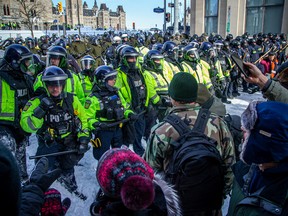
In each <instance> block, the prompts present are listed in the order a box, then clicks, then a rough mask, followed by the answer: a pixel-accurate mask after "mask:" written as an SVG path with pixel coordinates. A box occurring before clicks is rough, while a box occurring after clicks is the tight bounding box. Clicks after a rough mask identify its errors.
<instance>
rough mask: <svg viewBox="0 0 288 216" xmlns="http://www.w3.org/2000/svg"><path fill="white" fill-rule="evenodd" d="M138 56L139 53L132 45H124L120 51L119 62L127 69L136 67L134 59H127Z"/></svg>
mask: <svg viewBox="0 0 288 216" xmlns="http://www.w3.org/2000/svg"><path fill="white" fill-rule="evenodd" d="M138 56H139V53H138V52H137V50H136V49H135V48H134V47H132V46H127V47H124V48H123V49H122V50H121V53H120V57H121V60H120V61H121V64H122V65H125V66H127V67H128V68H129V69H136V61H135V62H129V61H128V60H127V59H128V58H131V57H135V58H136V60H137V58H138Z"/></svg>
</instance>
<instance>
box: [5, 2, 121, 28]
mask: <svg viewBox="0 0 288 216" xmlns="http://www.w3.org/2000/svg"><path fill="white" fill-rule="evenodd" d="M25 2H26V3H27V4H29V5H36V4H37V5H38V8H40V6H41V8H40V9H36V7H34V8H35V10H36V11H37V13H35V14H37V15H36V16H35V15H33V16H31V19H33V21H34V26H33V29H35V30H46V27H47V28H48V29H50V27H51V25H53V24H54V25H55V24H60V25H62V24H64V23H67V24H68V25H69V26H72V27H73V28H76V27H77V26H78V25H80V26H89V27H92V28H93V29H96V28H103V29H114V30H125V29H126V13H125V11H124V9H123V6H118V7H117V9H116V11H112V10H110V9H109V8H108V7H107V6H106V4H104V3H103V4H101V5H100V7H99V8H98V6H97V2H96V0H95V1H94V5H93V7H92V8H91V9H89V8H88V5H87V3H86V2H84V3H83V4H82V0H65V4H66V7H64V8H63V9H64V13H62V14H59V13H58V10H57V5H52V1H46V0H29V1H25ZM39 5H40V6H39ZM20 10H21V5H20V4H19V2H18V1H17V0H0V24H1V23H4V24H6V23H7V24H8V23H16V22H17V24H18V25H19V27H20V28H21V29H22V30H23V29H27V27H26V26H24V25H23V20H24V19H25V18H23V15H21V14H20ZM65 14H66V17H65Z"/></svg>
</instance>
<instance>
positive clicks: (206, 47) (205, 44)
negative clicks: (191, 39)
mask: <svg viewBox="0 0 288 216" xmlns="http://www.w3.org/2000/svg"><path fill="white" fill-rule="evenodd" d="M199 49H200V51H201V52H202V53H203V54H204V55H205V56H207V55H208V53H209V51H210V50H212V49H213V45H212V44H211V43H210V42H207V41H205V42H203V43H202V44H201V46H200V48H199Z"/></svg>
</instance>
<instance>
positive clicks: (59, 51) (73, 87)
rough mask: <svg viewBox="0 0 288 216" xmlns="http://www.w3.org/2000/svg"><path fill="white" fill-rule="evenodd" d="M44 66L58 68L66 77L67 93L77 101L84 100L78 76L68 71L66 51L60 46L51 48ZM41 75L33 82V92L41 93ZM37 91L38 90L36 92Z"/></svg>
mask: <svg viewBox="0 0 288 216" xmlns="http://www.w3.org/2000/svg"><path fill="white" fill-rule="evenodd" d="M46 66H47V67H48V66H57V67H60V68H61V69H62V70H63V71H64V72H65V73H66V74H67V76H68V79H67V84H66V86H67V92H70V93H72V94H75V95H76V96H77V97H78V99H79V100H80V101H81V102H83V100H84V99H85V95H84V91H83V88H82V85H81V82H80V79H79V76H78V75H77V74H75V73H74V72H73V71H71V70H69V69H68V59H67V51H66V49H64V48H63V47H61V46H52V47H50V49H49V50H48V52H47V60H46ZM41 77H42V73H41V74H39V75H38V76H37V78H36V80H35V82H34V90H35V92H36V91H37V92H38V91H40V93H41V92H42V91H43V83H42V81H41V79H42V78H41ZM38 89H39V90H38Z"/></svg>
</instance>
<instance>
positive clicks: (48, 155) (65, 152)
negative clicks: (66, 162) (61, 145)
mask: <svg viewBox="0 0 288 216" xmlns="http://www.w3.org/2000/svg"><path fill="white" fill-rule="evenodd" d="M76 152H78V150H77V149H73V150H68V151H61V152H55V153H50V154H43V155H35V156H29V159H30V160H32V159H38V158H42V157H51V156H59V155H65V154H71V153H76Z"/></svg>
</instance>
